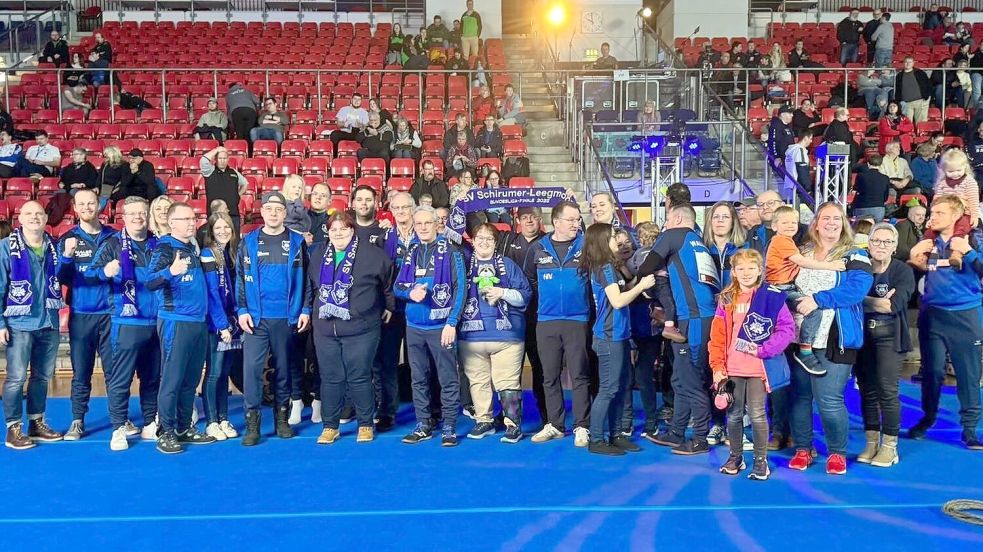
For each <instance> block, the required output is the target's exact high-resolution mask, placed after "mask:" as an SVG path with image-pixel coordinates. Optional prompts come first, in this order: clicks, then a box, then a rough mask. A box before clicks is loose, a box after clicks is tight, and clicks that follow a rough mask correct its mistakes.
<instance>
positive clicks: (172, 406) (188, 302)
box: [147, 203, 216, 454]
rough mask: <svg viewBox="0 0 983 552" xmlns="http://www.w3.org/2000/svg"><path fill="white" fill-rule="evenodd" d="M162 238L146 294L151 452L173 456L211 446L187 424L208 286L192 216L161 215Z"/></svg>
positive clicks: (177, 210)
mask: <svg viewBox="0 0 983 552" xmlns="http://www.w3.org/2000/svg"><path fill="white" fill-rule="evenodd" d="M167 225H168V227H170V229H171V233H170V235H168V236H165V237H163V238H161V240H160V242H159V243H158V244H157V247H156V248H155V249H154V254H153V257H151V259H150V280H149V281H148V282H147V289H149V290H151V291H154V292H155V293H156V294H157V304H158V306H159V310H158V311H157V331H158V332H159V334H160V349H161V351H162V352H163V355H162V358H161V370H160V373H161V376H160V379H161V382H160V395H159V397H158V402H159V403H160V426H161V427H160V428H161V435H160V437H159V438H158V439H157V450H159V451H160V452H163V453H164V454H176V453H179V452H182V451H183V450H184V447H183V445H184V444H190V445H201V444H208V443H214V442H215V440H216V439H215V437H212V436H210V435H205V434H204V433H199V432H198V430H197V429H196V428H195V427H194V426H193V425H192V424H191V410H192V408H193V407H194V402H195V390H196V389H197V388H198V382H199V381H201V370H202V367H203V366H204V365H205V356H206V355H207V351H208V325H207V323H206V322H205V317H206V316H207V315H208V300H209V297H210V296H209V294H208V286H207V284H206V282H205V269H204V268H203V267H202V266H201V259H200V258H199V256H198V244H197V242H195V212H194V210H193V209H192V208H191V207H190V206H189V205H188V204H186V203H175V204H173V205H171V207H170V209H168V210H167Z"/></svg>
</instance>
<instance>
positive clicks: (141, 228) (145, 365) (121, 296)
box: [87, 196, 160, 450]
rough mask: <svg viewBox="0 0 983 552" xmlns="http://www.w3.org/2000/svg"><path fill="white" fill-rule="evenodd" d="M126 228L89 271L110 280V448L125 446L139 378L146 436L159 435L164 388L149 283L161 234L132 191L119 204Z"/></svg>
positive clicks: (143, 202)
mask: <svg viewBox="0 0 983 552" xmlns="http://www.w3.org/2000/svg"><path fill="white" fill-rule="evenodd" d="M117 212H121V213H122V216H123V224H124V227H123V230H121V231H119V232H116V233H114V234H113V235H111V236H109V237H108V238H106V239H105V240H104V241H103V243H102V245H101V246H100V247H99V249H98V250H97V251H96V254H95V259H94V260H93V261H92V265H91V266H90V267H89V270H88V271H87V272H88V273H90V274H91V275H93V276H96V277H98V278H99V279H100V280H102V281H104V282H107V283H108V284H109V295H108V300H109V305H110V307H109V308H110V313H111V315H110V316H111V327H110V331H109V343H110V347H111V349H112V364H113V367H112V370H110V375H109V378H108V380H107V382H106V394H107V396H108V398H109V422H110V424H111V425H112V427H113V436H112V440H110V442H109V448H110V450H126V449H127V448H129V445H128V443H127V441H126V437H127V427H126V426H127V420H128V418H129V414H128V411H129V406H130V384H131V383H132V382H133V374H134V373H135V374H137V376H138V377H139V378H140V409H141V411H142V412H143V424H144V425H143V432H142V433H141V436H142V437H143V438H144V439H155V440H156V439H157V428H158V424H157V421H156V419H157V391H158V390H159V388H160V340H159V339H158V337H157V298H156V297H155V296H154V293H153V292H151V291H150V290H148V289H147V287H146V284H147V281H148V280H149V279H150V256H151V254H152V253H153V250H154V247H156V245H157V238H156V237H154V236H153V235H150V234H149V233H148V232H147V223H148V221H149V220H150V219H149V218H148V217H149V215H150V204H148V203H147V200H146V199H144V198H142V197H136V196H134V197H128V198H126V199H124V200H123V202H122V204H121V205H120V206H119V207H117Z"/></svg>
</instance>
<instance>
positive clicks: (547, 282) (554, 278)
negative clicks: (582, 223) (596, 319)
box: [526, 233, 590, 322]
mask: <svg viewBox="0 0 983 552" xmlns="http://www.w3.org/2000/svg"><path fill="white" fill-rule="evenodd" d="M552 236H553V234H552V233H550V234H547V235H545V236H543V237H542V239H540V240H539V241H537V242H536V243H534V244H532V245H531V246H530V247H529V252H528V253H527V254H526V258H527V259H528V261H527V262H531V263H532V264H533V266H535V268H536V274H535V277H536V287H537V292H538V297H539V321H540V322H548V321H551V320H574V321H577V322H587V321H588V319H589V318H590V285H589V281H588V277H587V275H586V274H581V273H580V254H581V251H582V250H583V247H584V235H583V234H579V235H578V236H577V237H576V239H574V240H573V243H572V244H570V250H569V251H568V252H567V257H566V258H565V259H562V260H561V259H559V255H558V254H557V253H556V249H555V248H554V247H553V242H552V241H550V239H551V238H552ZM530 277H532V274H530Z"/></svg>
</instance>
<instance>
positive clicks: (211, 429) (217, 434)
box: [205, 422, 228, 441]
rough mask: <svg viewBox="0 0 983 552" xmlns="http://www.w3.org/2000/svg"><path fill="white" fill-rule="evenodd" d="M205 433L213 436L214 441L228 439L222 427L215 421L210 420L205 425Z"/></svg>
mask: <svg viewBox="0 0 983 552" xmlns="http://www.w3.org/2000/svg"><path fill="white" fill-rule="evenodd" d="M205 435H208V436H209V437H214V438H215V440H216V441H224V440H226V439H228V436H226V435H225V432H224V431H222V428H221V427H219V425H218V424H217V423H215V422H212V423H210V424H208V425H207V426H206V427H205Z"/></svg>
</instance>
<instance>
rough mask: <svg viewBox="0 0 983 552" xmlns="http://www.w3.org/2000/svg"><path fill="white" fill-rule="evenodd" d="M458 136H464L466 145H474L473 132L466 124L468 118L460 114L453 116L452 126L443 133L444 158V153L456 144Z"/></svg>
mask: <svg viewBox="0 0 983 552" xmlns="http://www.w3.org/2000/svg"><path fill="white" fill-rule="evenodd" d="M458 134H464V135H465V136H466V137H467V140H468V144H474V132H473V131H472V130H471V126H470V125H469V124H468V116H467V115H465V114H464V113H461V112H458V113H457V115H455V116H454V124H453V125H452V126H451V127H450V128H449V129H447V130H446V131H445V132H444V157H446V152H447V151H448V150H450V149H451V148H452V147H454V146H455V145H456V144H457V135H458Z"/></svg>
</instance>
